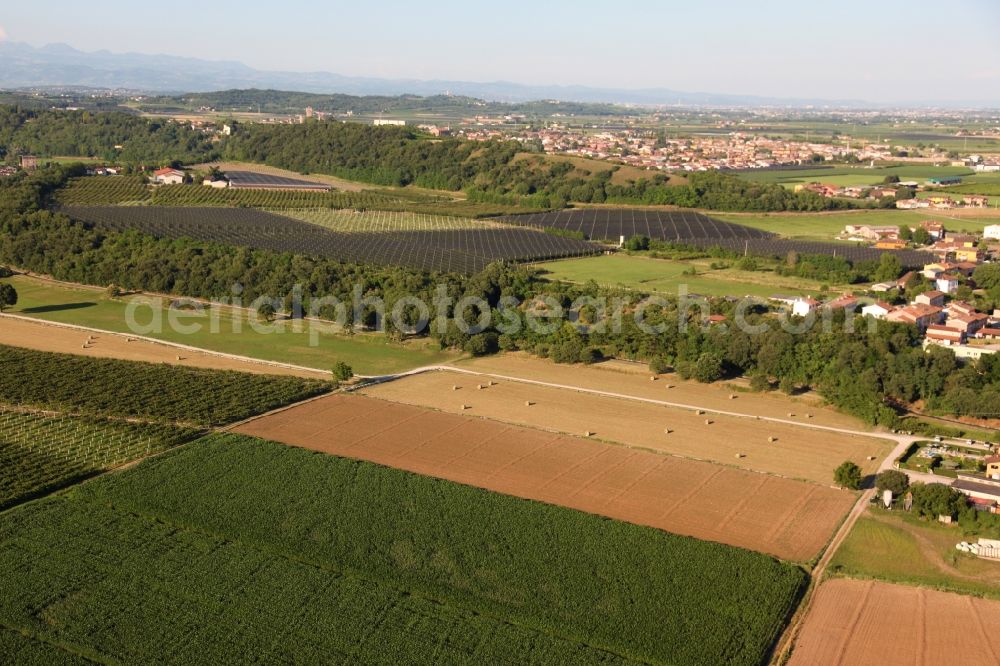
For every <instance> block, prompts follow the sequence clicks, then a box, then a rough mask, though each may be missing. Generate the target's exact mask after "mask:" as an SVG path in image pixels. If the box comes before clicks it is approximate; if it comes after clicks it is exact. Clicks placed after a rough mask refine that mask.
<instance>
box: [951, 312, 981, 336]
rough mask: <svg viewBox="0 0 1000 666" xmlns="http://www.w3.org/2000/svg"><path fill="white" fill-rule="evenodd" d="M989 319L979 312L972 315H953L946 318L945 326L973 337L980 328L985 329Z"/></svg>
mask: <svg viewBox="0 0 1000 666" xmlns="http://www.w3.org/2000/svg"><path fill="white" fill-rule="evenodd" d="M988 321H989V317H987V316H986V315H985V314H983V313H981V312H974V313H972V314H959V313H955V314H952V315H949V316H948V320H947V321H946V322H945V326H947V327H948V328H954V329H957V330H960V331H962V332H963V333H965V334H966V335H973V334H974V333H975V332H976V331H978V330H979V329H981V328H986V323H987V322H988Z"/></svg>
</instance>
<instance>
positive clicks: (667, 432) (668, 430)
mask: <svg viewBox="0 0 1000 666" xmlns="http://www.w3.org/2000/svg"><path fill="white" fill-rule="evenodd" d="M663 432H664V434H667V435H669V434H670V433H672V432H673V430H671V429H670V428H664V429H663Z"/></svg>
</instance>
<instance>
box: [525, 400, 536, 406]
mask: <svg viewBox="0 0 1000 666" xmlns="http://www.w3.org/2000/svg"><path fill="white" fill-rule="evenodd" d="M533 404H535V403H533V402H531V401H530V400H525V401H524V406H525V407H531V406H532V405H533Z"/></svg>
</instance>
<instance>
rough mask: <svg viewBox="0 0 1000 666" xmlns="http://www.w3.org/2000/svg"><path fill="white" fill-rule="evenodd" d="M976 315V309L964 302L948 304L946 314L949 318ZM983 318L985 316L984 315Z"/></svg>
mask: <svg viewBox="0 0 1000 666" xmlns="http://www.w3.org/2000/svg"><path fill="white" fill-rule="evenodd" d="M975 313H976V307H975V306H974V305H970V304H969V303H966V302H965V301H952V302H951V303H949V304H948V314H949V315H951V316H954V315H957V314H962V315H971V314H975ZM984 316H985V315H984Z"/></svg>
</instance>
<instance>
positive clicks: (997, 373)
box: [0, 168, 1000, 425]
mask: <svg viewBox="0 0 1000 666" xmlns="http://www.w3.org/2000/svg"><path fill="white" fill-rule="evenodd" d="M71 173H72V169H71V168H54V169H46V170H43V171H40V172H36V173H34V174H32V175H30V176H26V175H21V176H18V177H14V178H7V179H3V180H0V264H8V265H11V266H15V267H18V268H23V269H28V270H32V271H36V272H39V273H46V274H50V275H52V276H54V277H56V278H59V279H63V280H71V281H76V282H83V283H88V284H94V285H102V286H103V285H109V284H116V285H119V286H122V287H126V288H134V289H145V290H150V291H158V292H166V293H173V294H178V295H186V296H198V297H205V298H220V297H226V296H229V295H230V293H231V292H230V288H231V286H232V285H233V283H235V282H239V283H241V284H242V285H244V289H245V291H244V293H243V298H244V302H249V301H250V300H252V299H253V298H256V297H257V296H258V295H264V294H266V295H272V296H273V295H284V294H289V293H290V292H291V289H292V286H293V285H295V284H300V285H302V288H303V292H304V298H305V299H306V300H307V301H308V299H309V298H311V297H314V296H328V295H334V296H337V297H339V298H341V299H342V300H344V301H346V302H350V298H351V290H352V287H353V285H355V284H361V285H363V287H364V292H365V293H366V294H368V295H378V296H381V297H382V298H383V299H385V300H386V301H387V302H388V303H390V304H391V303H393V302H394V301H395V300H396V299H398V298H399V297H401V296H404V295H410V296H417V297H420V298H422V299H424V300H425V302H427V303H432V302H434V288H435V286H436V285H438V284H444V285H446V288H447V292H448V295H449V296H451V297H452V298H453V299H454V300H455V301H457V300H458V299H459V298H461V297H462V296H478V297H480V298H483V299H485V300H486V301H487V302H488V303H490V305H491V307H492V308H495V309H498V308H500V306H501V298H502V297H513V298H515V299H517V300H518V301H520V302H521V303H531V304H534V303H537V302H538V299H539V298H541V297H543V296H548V297H551V298H552V299H554V301H552V302H554V303H559V304H561V305H562V306H564V307H565V306H569V304H570V303H571V302H572V301H573V300H574V299H576V298H578V297H580V296H584V295H589V296H602V297H603V296H607V297H620V298H622V299H624V303H625V304H626V305H625V311H626V316H623V317H622V327H621V330H620V331H618V332H613V331H612V330H611V329H610V328H609V329H608V330H607V331H606V332H598V331H590V332H589V334H588V333H581V331H580V330H578V328H577V327H576V326H574V325H572V324H570V323H568V322H566V323H563V324H562V325H560V326H556V327H555V328H554V330H552V331H550V332H545V333H537V332H533V331H532V330H530V328H529V327H527V326H522V327H521V330H520V332H517V333H507V334H500V333H499V332H498V331H497V329H496V324H497V323H499V322H501V321H518V322H521V323H522V324H523V323H524V322H525V318H526V317H527V316H528V315H527V311H528V307H527V306H524V305H522V306H521V307H519V308H508V309H506V310H503V311H502V312H501V311H499V310H498V311H497V312H495V313H494V314H495V316H494V318H493V322H494V323H493V325H491V326H489V327H487V328H486V329H485V330H483V331H481V332H479V333H475V334H472V335H470V334H468V333H464V332H462V331H460V330H459V329H458V327H457V326H455V325H454V323H452V324H450V325H449V326H448V327H446V328H444V329H443V330H439V329H438V328H437V327H435V326H432V327H431V330H430V331H429V332H428V333H427V334H428V335H430V336H431V337H432V338H433V339H435V340H437V341H438V342H439V343H440V344H441V345H442V346H445V347H454V348H462V349H465V350H467V351H469V352H471V353H474V354H486V353H492V352H495V351H497V350H499V349H505V350H513V349H522V350H526V351H529V352H531V353H534V354H537V355H539V356H545V357H550V358H552V359H554V360H556V361H558V362H591V361H595V360H598V359H600V358H602V357H604V356H618V357H623V358H631V359H641V360H644V361H648V362H650V363H651V365H652V366H653V367H654V368H664V369H665V368H668V367H671V366H672V367H675V368H676V369H677V370H678V371H679V372H680V373H681V374H682V375H684V376H689V377H694V378H696V379H698V380H701V381H714V380H718V379H722V378H725V377H730V376H735V375H748V376H750V377H751V378H752V380H753V385H754V387H755V388H758V389H761V390H764V389H772V388H779V389H781V390H784V391H787V392H794V391H796V390H798V389H800V388H802V387H806V386H815V387H818V388H819V390H820V391H821V392H822V393H823V395H824V396H825V397H826V398H827V399H828V400H830V402H832V403H833V404H835V405H837V406H839V407H841V408H843V409H845V410H847V411H849V412H851V413H853V414H855V415H857V416H859V417H861V418H863V419H865V420H867V421H869V422H872V423H881V424H884V425H894V424H896V423H897V419H898V415H897V411H896V410H895V409H894V407H893V403H900V404H903V403H913V402H914V401H918V400H919V401H924V403H925V404H926V405H927V407H928V408H930V409H932V410H936V411H940V412H942V413H949V414H967V415H974V416H988V417H996V416H997V414H996V412H997V405H1000V357H996V356H985V357H984V358H983V359H982V360H981V361H978V362H976V363H971V364H968V365H964V366H961V365H959V364H958V363H957V362H956V360H955V357H954V355H953V354H952V352H950V351H948V350H946V349H941V348H933V349H931V350H929V351H928V352H926V353H925V352H924V351H923V350H922V349H921V348H920V346H919V344H918V342H919V341H918V335H917V331H916V329H915V328H913V327H909V326H905V325H898V324H888V323H884V322H882V323H880V324H879V326H878V327H877V328H876V329H874V330H872V331H869V329H868V327H867V326H865V325H861V324H859V325H858V326H857V327H856V332H849V331H848V330H846V329H845V327H844V326H842V325H833V326H831V327H829V330H826V328H825V327H823V326H814V327H812V328H811V329H810V330H808V331H807V332H804V333H801V334H792V333H788V332H786V331H784V330H782V329H781V327H780V326H778V325H777V320H776V319H775V318H774V317H773V316H771V315H769V314H768V313H767V312H766V309H765V308H763V307H761V308H760V309H759V310H758V311H754V312H751V313H750V314H749V315H748V317H747V319H748V322H749V323H753V324H761V325H764V326H765V327H766V332H762V333H758V334H754V335H750V334H748V333H745V332H743V331H740V330H738V329H737V328H735V327H732V328H730V327H725V326H713V327H708V328H705V327H702V326H700V325H698V324H699V322H700V316H701V312H700V310H699V308H697V307H692V308H690V311H689V312H686V313H685V317H684V318H685V319H691V320H692V325H691V326H688V327H686V330H681V326H680V323H679V322H680V321H681V319H682V317H681V315H680V313H679V310H678V304H677V303H676V302H674V301H668V302H667V305H665V306H655V307H651V308H648V309H647V310H646V321H647V323H649V324H651V325H657V324H663V330H662V332H659V333H651V332H645V331H643V330H641V329H640V327H639V326H638V325H637V324H636V321H635V318H634V317H632V316H627V315H629V314H632V313H633V312H634V310H635V308H636V306H637V304H638V303H640V302H641V300H642V299H643V297H642V296H641V295H638V294H635V293H633V292H616V291H609V290H605V289H602V288H599V287H598V286H597V285H596V284H594V283H591V284H587V285H578V286H573V285H564V284H549V283H546V282H543V281H541V280H540V279H539V278H538V277H536V276H535V275H534V274H533V273H532V272H530V271H529V270H528V269H526V268H524V267H518V266H511V265H503V264H494V265H492V266H490V267H489V268H488V269H487V270H485V271H483V272H482V273H480V274H478V275H475V276H473V277H471V278H463V277H461V276H457V275H446V274H429V273H421V272H416V271H411V270H406V269H401V268H377V267H371V266H359V265H350V264H341V263H337V262H334V261H331V260H326V259H321V258H316V257H306V256H298V255H294V256H293V255H288V254H276V253H273V252H267V251H259V250H251V249H247V248H237V247H231V246H226V245H220V244H215V243H204V242H195V241H191V240H163V239H155V238H152V237H150V236H145V235H142V234H139V233H137V232H134V231H130V232H125V233H110V232H99V231H97V230H95V229H93V228H90V227H88V226H86V225H83V224H80V223H76V222H72V221H70V220H69V218H67V217H65V216H63V215H60V214H57V213H53V212H50V211H48V210H46V209H45V205H44V204H45V202H46V200H47V198H48V197H49V196H51V194H52V193H53V191H54V190H55V189H56V188H58V187H59V186H61V185H62V184H64V183H65V181H66V179H67V178H68V177H69V176H70V175H71ZM711 307H712V311H713V312H715V313H723V314H730V312H729V311H730V310H732V308H733V307H735V306H734V304H732V303H731V302H728V301H726V300H718V301H713V302H712V304H711ZM437 314H438V313H437V312H435V311H434V310H433V308H432V319H434V318H436V316H437ZM448 314H451V312H450V310H449V312H448ZM465 314H466V317H467V318H468V319H469V320H470V321H472V320H475V319H476V315H477V314H478V313H476V312H475V311H470V312H467V313H465ZM581 321H587V313H586V312H584V317H583V319H582V320H581ZM374 323H375V320H374V313H373V312H366V317H365V321H364V322H361V323H359V325H362V326H363V325H373V324H374ZM383 324H384V325H385V332H386V334H388V335H390V336H395V337H401V336H402V335H403V333H401V332H400V331H398V330H394V328H393V326H392V324H391V322H389V321H388V320H387V321H386V322H383Z"/></svg>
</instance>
